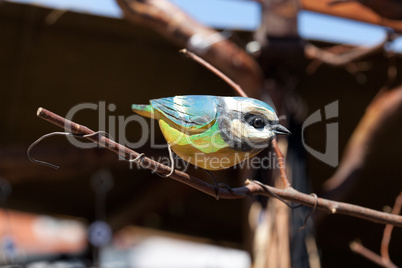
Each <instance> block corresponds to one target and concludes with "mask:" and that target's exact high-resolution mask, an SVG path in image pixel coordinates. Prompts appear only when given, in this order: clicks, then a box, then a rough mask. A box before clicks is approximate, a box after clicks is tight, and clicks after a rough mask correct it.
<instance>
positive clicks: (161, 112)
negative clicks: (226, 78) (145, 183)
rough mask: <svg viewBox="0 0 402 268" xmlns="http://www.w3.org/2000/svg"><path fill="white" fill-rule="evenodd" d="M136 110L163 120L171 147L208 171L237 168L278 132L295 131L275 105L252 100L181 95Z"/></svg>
mask: <svg viewBox="0 0 402 268" xmlns="http://www.w3.org/2000/svg"><path fill="white" fill-rule="evenodd" d="M132 109H133V111H135V112H136V113H138V114H140V115H142V116H145V117H150V118H154V119H157V120H158V121H159V126H160V128H161V130H162V134H163V136H164V137H165V139H166V141H167V143H168V145H169V146H170V148H171V149H172V150H173V151H174V152H175V153H176V154H177V155H178V156H180V157H181V158H182V159H184V160H185V161H187V162H189V163H191V164H193V165H195V166H198V167H201V168H204V169H207V170H220V169H225V168H229V167H231V166H234V165H236V164H238V163H240V162H242V161H244V160H246V159H248V158H250V157H253V156H255V155H256V154H257V153H259V152H260V151H261V150H263V149H264V148H266V147H267V146H268V145H269V144H270V142H271V141H272V140H273V139H274V138H275V136H276V134H285V135H289V134H290V132H289V130H287V129H286V128H285V127H283V126H282V125H280V124H279V120H278V117H277V115H276V113H275V111H274V110H273V109H272V108H271V106H269V105H268V104H266V103H265V102H262V101H260V100H256V99H252V98H245V97H218V96H204V95H199V96H196V95H194V96H176V97H169V98H161V99H155V100H151V101H150V105H138V104H133V105H132Z"/></svg>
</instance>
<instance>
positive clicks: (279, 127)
mask: <svg viewBox="0 0 402 268" xmlns="http://www.w3.org/2000/svg"><path fill="white" fill-rule="evenodd" d="M271 128H272V131H273V132H275V133H276V134H282V135H290V134H292V133H291V132H290V131H289V130H288V129H287V128H285V127H284V126H282V125H279V124H276V125H274V126H271Z"/></svg>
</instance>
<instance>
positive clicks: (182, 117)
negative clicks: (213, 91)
mask: <svg viewBox="0 0 402 268" xmlns="http://www.w3.org/2000/svg"><path fill="white" fill-rule="evenodd" d="M217 104H218V102H217V99H216V97H215V96H203V95H199V96H197V95H192V96H176V97H170V98H162V99H156V100H151V105H152V107H153V108H154V110H157V111H159V112H160V113H162V115H164V116H165V117H166V118H167V119H169V120H170V121H173V122H174V123H175V124H177V125H179V126H183V127H186V128H189V129H201V128H205V127H207V126H210V125H211V124H212V123H213V122H214V121H215V119H216V116H217V113H218V105H217Z"/></svg>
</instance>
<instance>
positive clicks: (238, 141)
mask: <svg viewBox="0 0 402 268" xmlns="http://www.w3.org/2000/svg"><path fill="white" fill-rule="evenodd" d="M220 106H221V109H220V114H221V116H220V117H221V119H220V121H219V124H220V126H219V127H220V129H221V130H222V134H223V135H222V136H223V137H224V139H225V141H226V142H227V143H229V145H230V146H231V147H232V148H234V149H236V150H241V151H261V150H262V149H264V148H266V147H267V146H268V145H269V144H270V142H271V141H272V140H273V139H274V138H275V136H276V135H277V134H284V135H290V131H289V130H287V129H286V128H285V127H284V126H282V125H280V124H279V119H278V116H277V115H276V113H275V111H274V109H272V107H271V106H269V105H268V104H266V103H265V102H263V101H260V100H256V99H252V98H244V97H222V102H221V104H220Z"/></svg>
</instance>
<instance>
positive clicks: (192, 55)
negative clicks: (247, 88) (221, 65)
mask: <svg viewBox="0 0 402 268" xmlns="http://www.w3.org/2000/svg"><path fill="white" fill-rule="evenodd" d="M180 53H183V54H184V55H185V56H186V57H187V58H189V59H192V60H193V61H196V62H198V63H199V64H201V65H202V66H204V67H205V68H207V69H208V70H210V71H211V72H213V73H214V74H215V75H217V76H219V77H220V78H221V79H222V80H223V81H225V82H226V83H227V84H229V85H230V86H231V87H232V88H233V89H234V90H236V91H237V93H239V95H240V96H242V97H248V96H247V94H246V93H245V92H244V91H243V89H242V88H241V87H240V86H239V85H238V84H236V83H235V82H234V81H233V80H232V79H230V78H229V77H228V76H226V75H225V74H224V73H222V72H221V71H219V70H218V69H217V68H215V67H214V66H212V65H211V64H209V63H208V62H206V61H205V60H204V59H202V58H201V57H199V56H197V55H196V54H195V53H193V52H191V51H188V50H187V49H185V48H184V49H182V50H180Z"/></svg>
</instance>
